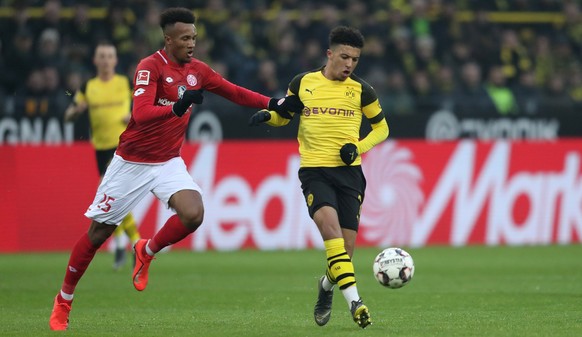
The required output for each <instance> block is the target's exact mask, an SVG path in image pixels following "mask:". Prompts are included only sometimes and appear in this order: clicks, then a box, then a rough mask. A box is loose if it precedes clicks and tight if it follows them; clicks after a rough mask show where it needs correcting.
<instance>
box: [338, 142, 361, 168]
mask: <svg viewBox="0 0 582 337" xmlns="http://www.w3.org/2000/svg"><path fill="white" fill-rule="evenodd" d="M340 157H341V158H342V161H343V162H344V163H346V165H348V166H350V165H352V163H353V162H354V160H356V158H358V147H357V146H356V144H354V143H347V144H345V145H344V146H342V148H341V149H340Z"/></svg>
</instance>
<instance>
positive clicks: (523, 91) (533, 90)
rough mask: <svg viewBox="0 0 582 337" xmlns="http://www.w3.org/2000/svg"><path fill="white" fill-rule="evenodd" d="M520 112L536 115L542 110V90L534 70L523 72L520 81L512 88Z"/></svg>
mask: <svg viewBox="0 0 582 337" xmlns="http://www.w3.org/2000/svg"><path fill="white" fill-rule="evenodd" d="M512 91H513V94H514V96H515V100H516V101H517V107H518V110H519V113H520V114H525V115H535V114H537V113H539V112H540V99H541V94H542V93H541V90H540V89H539V87H538V85H537V83H536V76H535V73H534V72H533V71H532V70H529V71H525V72H522V73H521V75H519V82H518V83H517V84H515V85H514V86H513V88H512Z"/></svg>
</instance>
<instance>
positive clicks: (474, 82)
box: [453, 62, 495, 116]
mask: <svg viewBox="0 0 582 337" xmlns="http://www.w3.org/2000/svg"><path fill="white" fill-rule="evenodd" d="M481 77H482V75H481V67H480V66H479V65H478V64H477V63H476V62H467V63H465V64H464V65H463V67H462V70H461V82H460V84H459V86H458V87H457V89H456V90H455V92H454V93H453V111H454V112H456V113H458V114H460V115H465V116H470V115H493V114H494V113H495V106H494V105H493V102H492V101H491V98H490V97H489V94H488V93H487V91H486V90H485V88H484V87H483V85H482V84H481Z"/></svg>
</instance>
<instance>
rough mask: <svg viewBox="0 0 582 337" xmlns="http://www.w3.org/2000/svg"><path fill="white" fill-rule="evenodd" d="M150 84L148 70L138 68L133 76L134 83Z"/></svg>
mask: <svg viewBox="0 0 582 337" xmlns="http://www.w3.org/2000/svg"><path fill="white" fill-rule="evenodd" d="M148 84H150V71H149V70H140V71H138V72H137V75H136V76H135V85H148Z"/></svg>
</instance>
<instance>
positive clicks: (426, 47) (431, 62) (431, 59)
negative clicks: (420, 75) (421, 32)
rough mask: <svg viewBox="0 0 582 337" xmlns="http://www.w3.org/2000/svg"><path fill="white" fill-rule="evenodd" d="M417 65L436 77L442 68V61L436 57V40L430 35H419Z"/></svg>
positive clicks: (416, 41) (416, 49)
mask: <svg viewBox="0 0 582 337" xmlns="http://www.w3.org/2000/svg"><path fill="white" fill-rule="evenodd" d="M415 52H416V61H415V63H416V67H417V69H419V70H422V71H425V72H426V73H427V74H428V75H429V76H430V77H434V76H436V74H437V71H438V70H439V68H440V62H439V61H438V60H437V59H436V57H435V50H434V40H433V39H432V37H430V36H422V37H418V38H416V40H415Z"/></svg>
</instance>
